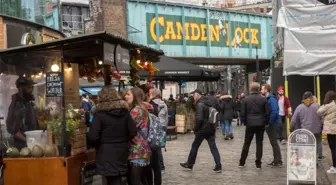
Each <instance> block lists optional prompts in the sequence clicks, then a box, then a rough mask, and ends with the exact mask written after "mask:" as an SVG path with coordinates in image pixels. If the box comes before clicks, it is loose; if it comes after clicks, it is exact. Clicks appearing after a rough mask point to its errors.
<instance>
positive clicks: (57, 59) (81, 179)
mask: <svg viewBox="0 0 336 185" xmlns="http://www.w3.org/2000/svg"><path fill="white" fill-rule="evenodd" d="M118 48H119V49H118ZM120 48H122V51H123V53H124V55H127V54H126V53H125V51H128V52H127V53H128V55H129V60H128V64H127V65H125V63H126V61H125V60H121V58H122V57H118V50H120ZM162 54H163V52H161V51H157V50H154V49H151V48H148V47H146V46H142V45H137V44H134V43H131V42H129V41H127V40H123V39H121V38H119V37H115V36H113V35H110V34H107V33H105V32H99V33H94V34H90V35H84V36H80V37H72V38H66V39H58V40H55V41H52V42H47V43H42V44H35V45H31V46H22V47H16V48H11V49H7V50H0V74H1V75H0V97H1V100H0V101H1V102H4V103H3V104H4V106H3V107H2V112H1V115H0V117H3V122H5V123H6V124H5V125H6V126H4V124H1V126H2V127H1V130H2V132H3V133H4V132H5V130H6V131H7V132H8V134H7V135H1V138H0V139H1V144H2V146H1V149H2V155H3V167H2V173H3V177H4V184H5V185H10V184H25V185H60V184H62V185H67V184H69V185H81V184H90V182H92V177H93V175H94V160H95V152H94V150H92V149H91V150H89V149H88V146H87V143H86V132H87V125H88V124H87V120H86V119H85V116H83V112H82V111H81V110H80V109H79V108H80V97H79V95H78V92H79V88H80V85H79V79H80V78H81V79H86V80H87V81H88V82H89V81H91V82H92V81H97V80H98V79H102V81H103V82H104V85H111V84H112V82H113V81H115V80H117V81H120V80H121V75H120V73H119V70H121V68H125V67H127V66H129V68H130V69H127V70H130V71H131V75H130V76H131V82H130V83H131V84H132V85H137V84H138V83H139V82H138V80H139V79H138V78H137V76H138V75H137V69H135V68H133V67H132V65H130V63H132V64H133V66H134V65H135V64H139V65H138V67H139V66H140V64H141V63H146V65H147V64H152V63H154V62H157V61H158V60H159V56H160V55H162ZM122 66H123V67H122Z"/></svg>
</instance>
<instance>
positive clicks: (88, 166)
mask: <svg viewBox="0 0 336 185" xmlns="http://www.w3.org/2000/svg"><path fill="white" fill-rule="evenodd" d="M95 174H96V163H94V162H92V163H85V164H84V166H83V168H82V173H81V175H82V178H81V179H82V180H81V181H82V183H81V185H92V184H93V176H94V175H95Z"/></svg>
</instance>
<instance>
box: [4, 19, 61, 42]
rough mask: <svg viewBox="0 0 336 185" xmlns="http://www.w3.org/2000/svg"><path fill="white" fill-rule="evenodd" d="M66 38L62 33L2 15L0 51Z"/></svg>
mask: <svg viewBox="0 0 336 185" xmlns="http://www.w3.org/2000/svg"><path fill="white" fill-rule="evenodd" d="M60 38H64V34H62V33H61V32H59V31H57V30H54V29H51V28H48V27H45V26H43V25H40V24H36V23H32V22H29V21H25V20H22V19H18V18H13V17H8V16H5V15H1V14H0V49H5V48H11V47H16V46H22V45H31V44H38V43H42V42H46V41H51V40H55V39H60Z"/></svg>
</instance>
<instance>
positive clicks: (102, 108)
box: [93, 99, 129, 114]
mask: <svg viewBox="0 0 336 185" xmlns="http://www.w3.org/2000/svg"><path fill="white" fill-rule="evenodd" d="M119 109H125V110H126V111H128V110H129V106H128V104H127V102H126V101H124V100H122V99H115V100H110V101H104V102H100V103H99V104H97V105H96V106H95V109H94V110H93V112H94V113H96V112H109V113H113V114H115V113H117V112H119V111H121V110H119ZM114 110H116V111H114ZM121 112H122V111H121Z"/></svg>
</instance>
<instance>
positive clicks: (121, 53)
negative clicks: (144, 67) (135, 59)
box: [104, 43, 130, 74]
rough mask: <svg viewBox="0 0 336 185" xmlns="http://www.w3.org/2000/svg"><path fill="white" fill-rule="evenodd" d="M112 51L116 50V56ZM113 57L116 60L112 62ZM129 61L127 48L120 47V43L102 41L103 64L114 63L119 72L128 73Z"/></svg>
mask: <svg viewBox="0 0 336 185" xmlns="http://www.w3.org/2000/svg"><path fill="white" fill-rule="evenodd" d="M114 52H116V56H114ZM114 57H115V58H114ZM114 59H115V60H116V62H114ZM129 62H130V55H129V50H127V49H125V48H122V47H121V46H120V45H117V46H115V45H113V44H110V43H104V64H107V65H113V66H115V64H116V65H117V68H118V70H119V72H120V73H121V74H128V73H129V71H130V64H129Z"/></svg>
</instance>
